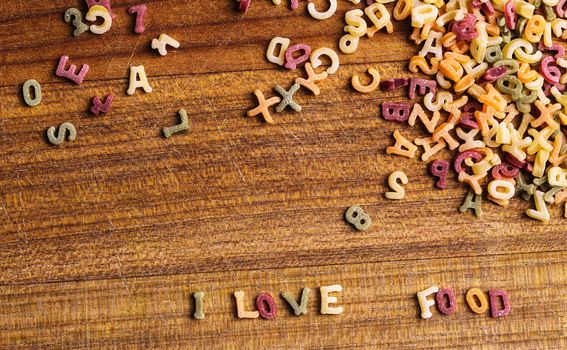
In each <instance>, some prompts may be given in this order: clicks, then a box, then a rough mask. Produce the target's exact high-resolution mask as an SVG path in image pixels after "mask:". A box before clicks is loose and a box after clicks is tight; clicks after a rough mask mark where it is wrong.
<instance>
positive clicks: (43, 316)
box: [0, 0, 567, 349]
mask: <svg viewBox="0 0 567 350" xmlns="http://www.w3.org/2000/svg"><path fill="white" fill-rule="evenodd" d="M79 3H80V8H81V10H82V11H85V10H86V8H85V6H84V4H83V3H82V1H79V0H75V1H71V0H53V1H19V0H2V2H1V4H0V32H1V34H2V35H0V59H1V61H0V62H1V64H0V138H1V147H0V169H1V170H0V192H1V194H2V195H1V197H0V198H1V203H0V208H1V212H0V216H1V218H2V219H1V220H2V225H1V230H0V240H1V241H0V242H1V249H0V284H1V288H0V348H2V349H57V348H59V349H87V348H129V349H137V348H148V349H162V348H163V349H165V348H198V349H204V348H216V349H245V348H246V349H250V348H265V349H280V348H281V349H283V348H290V349H299V348H304V349H311V348H321V349H335V348H355V347H357V348H373V349H432V348H435V349H565V348H567V253H566V248H567V235H566V231H567V230H566V226H565V219H561V217H562V215H563V211H562V210H559V209H558V208H554V209H552V210H551V214H552V217H553V219H552V221H551V222H550V223H549V224H547V225H545V224H541V223H539V222H537V221H534V220H531V219H529V218H527V217H526V216H525V214H524V213H525V210H526V209H527V208H528V207H529V206H531V205H533V204H531V203H528V202H525V201H522V200H519V199H516V200H514V201H513V202H512V204H511V205H510V207H508V208H502V207H499V206H497V205H495V204H493V203H489V202H485V204H484V216H483V217H482V218H481V219H476V218H475V217H474V216H473V215H472V214H471V212H469V213H466V214H459V212H458V210H457V208H458V206H459V205H460V203H461V201H462V199H463V197H464V195H465V194H466V191H467V190H466V188H465V186H463V185H462V184H460V183H458V182H457V181H456V179H455V176H454V175H451V178H450V181H449V186H448V188H447V189H446V190H444V191H440V190H436V189H434V187H433V181H434V180H433V178H432V177H431V176H430V175H428V174H427V171H426V164H425V163H423V162H421V161H418V160H410V159H406V158H401V157H393V156H387V155H386V154H385V149H386V147H387V146H388V145H389V144H391V143H392V139H391V134H392V131H393V130H394V129H395V128H397V127H400V126H399V125H397V124H395V123H391V122H386V121H384V120H382V119H381V118H378V111H379V103H380V102H382V101H390V100H392V101H401V100H404V99H405V97H404V96H403V95H402V91H401V90H398V91H395V92H389V93H385V92H375V93H372V94H368V95H363V94H360V93H357V92H355V91H354V90H352V89H351V88H350V77H351V76H352V74H353V73H355V72H359V73H363V72H364V71H365V70H366V69H367V68H369V67H376V68H377V69H378V70H379V71H380V73H381V74H382V77H383V78H384V79H386V78H393V77H398V76H409V75H410V73H409V72H408V71H407V69H406V66H407V60H408V58H409V57H411V55H413V54H414V53H415V52H416V47H415V46H414V45H413V44H412V43H411V42H410V41H409V40H408V39H407V37H408V35H409V28H408V26H407V25H406V24H401V23H396V24H395V33H394V34H391V35H387V34H384V33H379V34H377V35H376V36H375V37H374V38H373V39H364V40H362V41H361V43H360V46H359V49H358V51H357V52H356V53H355V54H353V55H350V56H346V55H341V56H340V58H341V68H340V69H339V71H338V72H337V74H335V75H332V76H330V78H329V79H327V80H326V81H324V82H323V83H321V88H322V92H321V95H320V96H313V95H311V94H309V93H307V92H306V91H304V90H302V91H300V92H299V93H297V94H296V100H297V101H298V102H299V103H300V104H301V105H302V106H303V111H302V112H301V113H294V112H285V113H280V114H276V113H274V114H273V115H274V119H275V124H273V125H267V124H265V123H264V122H263V121H262V120H261V119H260V118H248V117H246V115H245V113H246V111H247V110H249V109H251V108H252V107H254V106H255V103H256V101H255V99H254V96H253V95H252V91H253V90H254V89H256V88H258V89H261V90H262V91H264V92H265V93H266V95H267V96H272V95H274V94H275V93H274V92H273V91H272V88H273V87H274V86H275V85H276V84H280V85H282V86H283V87H284V88H286V89H287V88H289V87H290V86H291V84H292V83H293V80H294V79H295V78H296V77H297V76H299V75H301V74H304V73H303V70H297V71H290V70H285V69H281V68H279V67H277V66H275V65H273V64H270V63H269V62H267V61H266V59H265V50H266V47H267V45H268V43H269V41H270V39H271V38H272V37H274V36H283V37H289V38H291V39H292V42H293V43H300V42H305V43H308V44H309V45H310V46H311V47H313V48H317V47H322V46H329V47H332V48H334V49H335V50H337V51H338V47H337V46H338V39H339V38H340V36H341V35H342V34H341V33H342V26H343V25H344V22H343V21H344V13H345V11H347V10H348V9H352V8H354V7H356V5H353V4H351V3H350V2H347V1H340V2H339V10H338V11H337V14H336V15H335V16H334V17H333V18H332V19H330V20H327V21H316V20H314V19H312V18H310V17H309V16H308V15H307V12H306V8H305V7H306V6H305V3H304V2H302V3H301V5H300V8H299V9H298V10H296V11H293V12H292V11H290V10H289V8H288V4H287V1H285V0H284V3H285V6H284V5H283V4H282V5H281V6H279V7H277V6H274V5H273V4H271V2H269V1H260V0H255V1H254V2H253V4H252V7H251V9H250V11H249V12H248V13H247V14H246V15H245V16H242V15H240V14H239V13H238V12H237V11H236V6H235V4H234V1H204V0H199V1H185V0H168V1H166V0H163V1H162V0H148V1H146V4H147V6H148V9H149V12H148V15H147V19H146V27H147V30H146V32H145V33H143V34H141V35H137V34H134V33H133V25H134V17H133V16H130V15H128V13H127V8H128V7H129V6H131V5H134V4H139V3H141V2H140V1H134V0H125V1H115V3H116V4H115V5H114V7H113V10H114V12H115V14H116V18H115V19H114V24H113V26H112V29H111V31H110V32H108V33H107V34H105V35H102V36H96V35H94V34H92V33H85V34H83V35H81V36H80V37H78V38H74V37H73V36H72V35H71V32H72V28H71V26H70V25H68V24H66V23H65V22H64V21H63V13H64V12H65V10H66V9H67V8H69V7H74V6H79ZM319 6H323V5H322V3H321V4H320V5H319ZM358 6H361V5H358ZM161 33H167V34H169V35H170V36H172V37H173V38H176V39H178V40H179V41H180V42H181V48H180V49H179V50H170V52H169V54H168V55H167V56H165V57H161V56H159V55H158V54H157V52H156V51H154V50H152V49H151V48H150V42H151V39H152V38H155V37H157V36H158V35H159V34H161ZM62 55H68V56H70V58H71V62H72V63H74V64H78V65H81V64H83V63H86V64H89V65H90V68H91V70H90V72H89V74H88V76H87V79H86V81H85V82H84V83H83V84H82V85H80V86H78V85H75V84H73V83H71V82H69V81H67V80H65V79H62V78H59V77H56V76H55V74H54V72H55V67H56V65H57V62H58V60H59V57H60V56H62ZM141 64H143V65H144V66H145V69H146V72H147V74H148V76H149V78H150V84H151V85H152V87H153V89H154V91H153V92H152V93H151V94H145V93H143V92H142V91H141V90H139V91H138V92H137V93H136V94H135V95H134V96H127V95H126V89H127V81H128V76H129V74H128V70H129V66H130V65H141ZM32 78H33V79H37V80H38V81H39V82H40V83H41V86H42V90H43V102H42V103H41V105H39V106H37V107H34V108H31V107H27V106H25V105H24V103H23V99H22V97H21V86H22V84H23V82H24V81H26V80H27V79H32ZM110 92H112V93H114V94H115V95H116V98H115V101H114V103H113V105H112V110H111V112H110V113H109V114H108V115H101V116H99V117H95V116H93V115H91V114H89V113H88V109H89V107H90V104H91V102H90V101H91V99H92V97H93V96H101V97H102V96H103V95H105V94H107V93H110ZM180 108H185V109H186V110H187V111H188V114H189V119H190V123H191V130H190V131H189V132H187V133H182V134H176V135H174V136H173V137H171V138H169V139H165V138H163V137H162V135H161V129H162V128H163V127H165V126H170V125H174V124H176V123H177V122H178V119H177V116H176V112H177V111H178V110H179V109H180ZM63 122H72V123H73V124H74V125H75V126H76V127H77V131H78V137H77V140H76V141H75V142H65V143H64V144H63V145H61V146H59V147H56V146H52V145H50V144H49V143H48V142H47V140H46V137H45V133H46V130H47V128H48V127H50V126H52V125H53V126H58V125H60V124H61V123H63ZM401 130H402V132H403V133H405V134H407V135H410V136H417V135H425V132H424V130H422V128H420V127H414V128H412V127H409V126H407V125H403V126H401ZM441 156H442V157H445V158H448V157H449V156H450V153H448V152H447V153H443V154H441ZM394 170H403V171H405V172H406V174H408V176H409V179H410V183H409V184H408V185H407V186H405V187H406V198H405V199H404V200H402V201H390V200H387V199H385V198H384V192H386V191H387V190H388V189H387V187H386V183H385V181H386V178H387V176H388V175H389V174H390V173H391V172H392V171H394ZM353 204H360V205H362V206H363V207H364V209H365V210H366V212H367V213H369V214H370V215H371V217H372V220H373V222H374V224H373V227H372V228H371V229H370V230H369V231H366V232H357V231H355V230H354V229H352V228H351V227H350V226H349V225H348V224H346V223H345V221H344V220H343V214H344V211H345V210H346V208H348V207H349V206H351V205H353ZM330 284H341V285H342V286H343V289H344V290H343V292H342V293H335V294H334V295H336V296H337V297H338V299H339V302H338V304H337V305H342V306H343V307H344V312H343V313H342V314H341V315H336V316H332V315H321V314H320V313H319V312H318V311H319V302H320V297H319V292H318V288H319V287H320V286H325V285H330ZM432 285H437V286H439V287H451V288H452V289H453V290H454V291H455V293H456V295H457V312H456V313H455V314H454V315H451V316H443V315H441V314H440V313H439V312H438V311H437V310H434V309H435V308H432V311H433V313H434V316H433V318H431V319H429V320H423V319H421V318H420V317H419V307H418V302H417V298H416V293H417V292H418V291H420V290H423V289H425V288H427V287H430V286H432ZM303 287H309V288H311V289H312V294H311V295H312V298H311V300H310V302H309V307H308V313H307V315H303V316H300V317H297V316H295V315H294V314H293V313H292V312H291V310H290V309H289V307H287V306H286V303H285V301H284V300H283V299H282V298H281V297H280V293H281V292H283V291H290V292H292V293H293V294H294V295H295V296H297V297H299V295H300V291H301V288H303ZM471 287H479V288H481V289H482V290H483V291H485V292H487V291H488V290H489V289H490V288H503V289H505V290H506V291H508V293H509V294H510V298H511V304H512V312H511V314H510V315H509V316H507V317H504V318H500V319H493V318H491V317H490V315H489V313H486V314H484V315H477V314H475V313H473V312H472V311H471V310H470V309H469V308H468V307H467V305H466V302H465V300H464V295H465V293H466V291H467V290H468V289H469V288H471ZM237 290H242V291H244V292H246V300H247V301H246V302H247V304H246V307H247V308H249V309H251V308H253V300H254V298H255V297H256V295H258V294H259V293H260V292H262V291H267V292H270V293H272V295H273V296H274V297H275V299H276V303H277V307H278V315H277V317H276V319H275V320H271V321H267V320H263V319H256V320H241V319H238V318H237V317H236V307H235V300H234V298H233V296H232V293H233V292H234V291H237ZM195 291H204V292H205V293H206V296H205V312H206V318H205V319H204V320H200V321H199V320H195V319H193V318H192V317H191V315H192V312H193V308H194V302H193V299H192V298H191V293H193V292H195Z"/></svg>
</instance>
